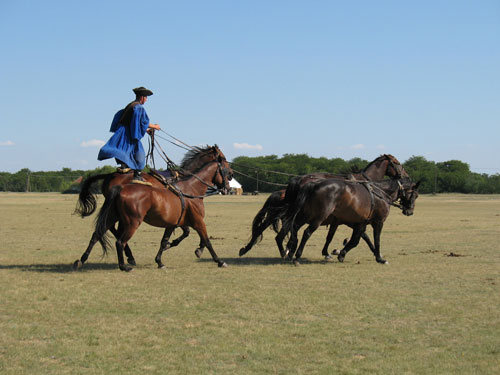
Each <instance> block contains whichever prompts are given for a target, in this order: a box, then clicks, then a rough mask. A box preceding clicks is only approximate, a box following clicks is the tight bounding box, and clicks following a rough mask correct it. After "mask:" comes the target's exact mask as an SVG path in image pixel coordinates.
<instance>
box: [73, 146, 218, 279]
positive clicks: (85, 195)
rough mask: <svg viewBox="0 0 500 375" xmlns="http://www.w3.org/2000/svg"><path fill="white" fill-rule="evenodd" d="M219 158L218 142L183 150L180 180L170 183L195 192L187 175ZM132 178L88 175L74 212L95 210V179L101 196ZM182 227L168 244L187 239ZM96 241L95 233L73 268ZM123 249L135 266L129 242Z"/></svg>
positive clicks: (148, 178) (156, 184)
mask: <svg viewBox="0 0 500 375" xmlns="http://www.w3.org/2000/svg"><path fill="white" fill-rule="evenodd" d="M218 159H224V160H225V156H224V154H223V153H222V151H221V150H220V149H219V147H218V146H217V145H214V146H206V147H205V148H199V147H195V148H193V149H192V150H190V151H188V152H187V153H186V155H185V156H184V158H183V160H182V162H181V164H180V171H179V173H180V176H181V177H180V180H179V181H173V182H171V185H173V187H174V188H175V189H178V190H179V191H181V192H182V193H184V194H187V195H198V193H197V190H195V189H194V188H193V180H192V179H190V178H189V177H190V176H191V175H192V174H193V172H194V171H196V170H198V169H199V168H200V167H202V166H203V165H205V164H206V163H208V162H210V161H216V160H218ZM142 176H143V178H144V179H145V180H146V181H148V182H150V183H151V184H152V186H153V187H156V188H160V189H165V185H164V184H163V183H162V182H160V180H158V179H157V178H155V177H154V176H153V175H151V174H143V175H142ZM132 177H133V174H132V173H126V174H123V173H118V172H116V173H108V174H100V175H96V176H91V177H89V178H87V179H86V180H85V181H84V182H83V184H82V190H81V192H80V195H79V199H78V203H77V207H76V209H75V212H76V213H78V214H79V215H81V217H82V218H83V217H86V216H90V215H91V214H92V213H93V212H94V211H95V210H96V208H97V201H96V195H95V194H94V193H93V190H92V186H93V184H95V183H96V182H97V181H102V185H101V191H102V193H103V195H104V196H105V197H106V196H108V194H109V191H110V190H111V188H112V187H114V186H117V185H125V184H128V183H130V181H131V180H132ZM181 228H182V231H183V233H182V235H181V236H179V237H178V238H177V239H175V240H174V241H172V242H171V243H170V242H169V243H168V244H167V246H168V247H174V246H177V245H178V244H179V243H180V242H181V241H182V240H183V239H184V238H186V237H187V236H188V235H189V227H188V226H181ZM109 229H110V231H111V232H112V233H113V234H114V235H115V237H117V235H118V232H117V230H116V229H115V227H114V226H112V227H110V228H109ZM97 242H98V238H97V235H96V233H95V232H94V234H93V235H92V238H91V240H90V242H89V245H88V247H87V249H86V250H85V252H84V253H83V254H82V256H81V258H80V260H77V261H75V262H74V264H73V267H74V269H75V270H76V269H79V268H81V267H82V265H83V263H85V262H86V260H87V259H88V257H89V255H90V252H91V251H92V248H93V247H94V245H95V244H96V243H97ZM124 251H125V254H126V255H127V261H128V263H129V264H131V265H136V262H135V259H134V257H133V254H132V251H131V250H130V248H129V246H128V245H126V246H125V248H124ZM195 253H196V255H197V256H198V257H199V250H198V249H197V250H196V252H195Z"/></svg>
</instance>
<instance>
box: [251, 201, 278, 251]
mask: <svg viewBox="0 0 500 375" xmlns="http://www.w3.org/2000/svg"><path fill="white" fill-rule="evenodd" d="M282 208H283V199H282V193H281V191H275V192H274V193H272V194H271V195H270V196H269V198H267V199H266V202H265V203H264V206H262V208H261V209H260V210H259V212H257V215H255V217H254V219H253V222H252V238H257V242H259V241H260V240H261V239H262V232H263V231H264V230H265V229H266V228H267V227H268V226H269V225H272V226H273V229H274V231H275V232H278V230H279V228H278V226H279V219H280V218H281V213H282V211H283V210H282Z"/></svg>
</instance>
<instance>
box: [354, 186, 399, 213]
mask: <svg viewBox="0 0 500 375" xmlns="http://www.w3.org/2000/svg"><path fill="white" fill-rule="evenodd" d="M396 181H397V183H398V185H399V188H398V197H397V198H396V200H395V201H393V200H392V199H390V197H389V196H388V195H387V193H386V192H384V191H383V190H382V189H380V188H379V187H378V186H376V185H374V184H373V182H371V181H355V182H358V183H360V184H361V185H363V186H364V187H365V188H366V190H368V193H369V194H370V214H369V215H368V218H367V221H369V220H371V218H372V215H373V211H374V209H375V197H377V198H379V199H382V200H383V201H384V202H386V203H388V204H389V205H391V206H394V207H397V208H399V209H403V207H402V206H401V204H399V203H396V201H397V200H398V198H399V193H400V192H401V191H402V190H403V185H401V182H400V181H399V180H396ZM373 187H376V188H377V190H375V189H373Z"/></svg>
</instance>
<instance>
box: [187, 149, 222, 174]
mask: <svg viewBox="0 0 500 375" xmlns="http://www.w3.org/2000/svg"><path fill="white" fill-rule="evenodd" d="M214 147H217V146H208V145H206V146H205V147H196V148H193V149H191V150H189V151H188V152H186V155H184V158H183V159H182V161H181V165H180V167H181V168H182V169H188V168H187V167H188V166H189V164H191V163H193V162H194V161H196V160H197V159H198V158H199V156H200V155H203V154H206V153H208V152H212V150H213V149H214Z"/></svg>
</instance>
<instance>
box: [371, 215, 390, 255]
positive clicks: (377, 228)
mask: <svg viewBox="0 0 500 375" xmlns="http://www.w3.org/2000/svg"><path fill="white" fill-rule="evenodd" d="M383 226H384V223H372V227H373V242H375V248H374V252H373V254H374V255H375V260H376V261H377V263H380V264H389V262H387V261H386V260H385V259H383V258H382V255H380V234H381V233H382V227H383Z"/></svg>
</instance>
